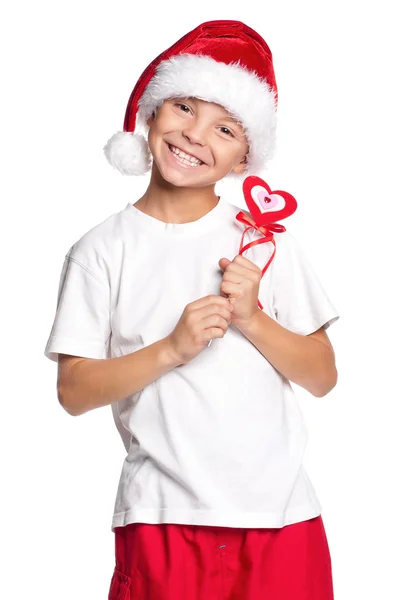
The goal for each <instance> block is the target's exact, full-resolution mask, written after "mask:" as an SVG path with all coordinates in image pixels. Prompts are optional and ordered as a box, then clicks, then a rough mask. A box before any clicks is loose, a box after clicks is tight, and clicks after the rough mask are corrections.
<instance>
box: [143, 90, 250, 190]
mask: <svg viewBox="0 0 398 600" xmlns="http://www.w3.org/2000/svg"><path fill="white" fill-rule="evenodd" d="M147 124H148V126H149V127H150V129H149V133H148V145H149V149H150V151H151V153H152V156H153V160H154V163H156V166H157V168H158V169H159V172H160V173H161V175H162V176H163V178H164V179H165V180H166V181H168V182H170V183H172V184H173V185H176V186H187V187H202V186H207V185H211V184H214V183H216V182H217V181H219V180H220V179H222V178H223V177H225V176H226V175H227V174H228V173H229V172H230V171H231V170H232V171H234V172H235V173H243V171H244V170H245V157H246V154H247V152H248V150H249V146H248V143H247V139H246V136H245V133H244V129H243V127H242V125H240V124H239V123H238V122H237V121H236V120H235V119H234V118H233V117H231V115H230V114H229V113H228V112H227V111H226V110H225V109H224V108H223V107H222V106H220V105H219V104H215V103H214V102H205V101H204V100H199V99H197V98H171V99H169V100H165V101H164V103H163V104H162V106H161V107H159V108H158V110H157V111H156V114H155V115H152V116H151V117H150V118H149V119H148V121H147ZM173 151H174V152H173ZM181 152H183V153H185V155H186V154H188V155H189V156H185V155H184V154H181ZM194 157H196V159H199V161H200V164H199V163H198V161H197V160H195V158H194ZM192 159H193V161H192Z"/></svg>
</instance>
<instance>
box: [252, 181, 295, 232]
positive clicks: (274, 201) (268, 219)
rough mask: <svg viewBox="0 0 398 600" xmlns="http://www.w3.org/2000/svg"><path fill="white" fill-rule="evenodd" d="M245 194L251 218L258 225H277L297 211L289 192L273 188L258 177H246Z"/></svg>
mask: <svg viewBox="0 0 398 600" xmlns="http://www.w3.org/2000/svg"><path fill="white" fill-rule="evenodd" d="M243 194H244V197H245V200H246V204H247V207H248V209H249V212H250V214H251V216H252V217H253V219H254V221H255V222H256V224H257V225H267V224H269V223H275V222H276V221H280V219H286V217H290V215H292V214H293V213H294V212H295V210H296V209H297V202H296V199H295V198H294V196H292V195H291V194H289V193H288V192H282V191H281V190H277V191H275V192H273V191H271V188H270V187H269V185H268V184H267V183H265V181H264V180H263V179H261V178H260V177H257V176H256V175H250V176H249V177H246V179H245V180H244V182H243Z"/></svg>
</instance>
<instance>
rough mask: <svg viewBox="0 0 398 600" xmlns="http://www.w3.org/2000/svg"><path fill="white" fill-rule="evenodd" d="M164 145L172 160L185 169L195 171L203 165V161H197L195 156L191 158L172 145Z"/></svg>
mask: <svg viewBox="0 0 398 600" xmlns="http://www.w3.org/2000/svg"><path fill="white" fill-rule="evenodd" d="M166 144H167V146H168V149H169V152H170V154H171V156H172V158H173V159H174V160H175V161H176V163H177V164H179V165H181V166H182V167H186V168H188V169H193V168H196V169H197V168H199V167H203V166H204V165H205V163H204V162H203V161H201V160H199V159H198V158H196V157H195V156H192V155H191V154H186V153H185V152H183V151H182V150H180V148H178V147H177V146H173V145H172V144H169V143H167V142H166Z"/></svg>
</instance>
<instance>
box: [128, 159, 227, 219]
mask: <svg viewBox="0 0 398 600" xmlns="http://www.w3.org/2000/svg"><path fill="white" fill-rule="evenodd" d="M214 188H215V183H213V184H211V185H208V186H205V187H177V186H175V185H173V184H171V183H169V182H168V181H166V180H165V179H163V177H162V176H161V174H160V172H159V170H158V169H157V166H156V163H155V162H154V163H153V167H152V173H151V179H150V182H149V185H148V187H147V190H146V192H145V193H144V195H143V196H141V198H140V199H139V200H137V202H135V204H134V206H135V207H136V208H138V209H139V210H142V212H144V213H146V214H148V215H150V216H152V217H154V218H156V219H159V220H160V221H164V222H165V223H190V222H192V221H196V220H197V219H200V218H201V217H203V216H204V215H205V214H207V213H208V212H210V211H211V210H212V209H213V208H214V207H215V206H216V205H217V203H218V196H216V194H215V191H214Z"/></svg>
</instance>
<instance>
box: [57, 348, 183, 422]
mask: <svg viewBox="0 0 398 600" xmlns="http://www.w3.org/2000/svg"><path fill="white" fill-rule="evenodd" d="M178 364H179V363H178V362H177V360H176V359H175V358H174V356H173V355H172V353H171V351H170V348H169V344H168V341H167V338H164V339H162V340H159V341H157V342H155V343H153V344H150V345H149V346H146V347H145V348H141V349H140V350H137V351H135V352H132V353H130V354H127V355H126V356H120V357H117V358H110V359H100V360H97V359H95V360H94V359H86V360H82V361H81V362H79V363H77V364H75V365H74V367H73V369H72V371H71V373H70V377H69V378H68V384H67V387H66V389H64V390H60V391H59V398H60V402H61V405H62V406H63V408H64V409H65V410H66V411H67V412H68V413H69V414H71V415H73V416H78V415H81V414H84V413H86V412H88V411H90V410H93V409H94V408H99V407H101V406H106V405H108V404H111V403H112V402H116V401H118V400H121V399H123V398H126V397H128V396H131V395H133V394H135V393H136V392H138V391H140V390H142V389H143V388H144V387H145V386H147V385H149V384H150V383H152V382H153V381H155V379H158V377H160V376H161V375H163V374H164V373H167V372H168V371H170V370H171V369H173V368H174V367H176V366H178Z"/></svg>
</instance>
